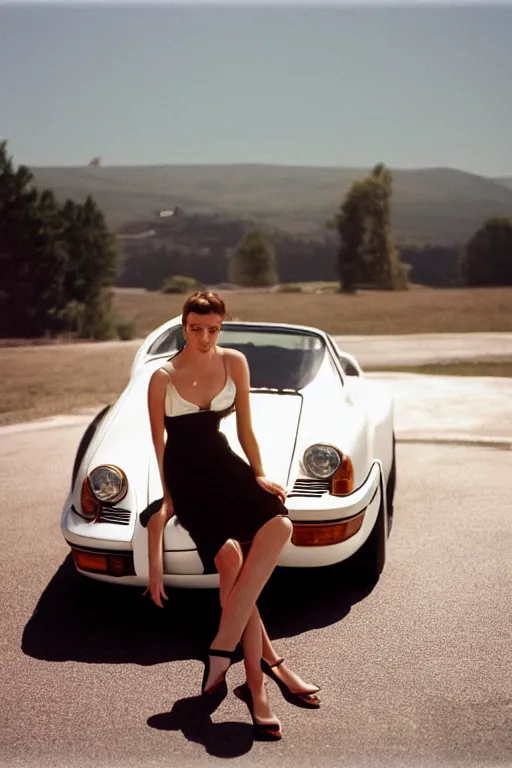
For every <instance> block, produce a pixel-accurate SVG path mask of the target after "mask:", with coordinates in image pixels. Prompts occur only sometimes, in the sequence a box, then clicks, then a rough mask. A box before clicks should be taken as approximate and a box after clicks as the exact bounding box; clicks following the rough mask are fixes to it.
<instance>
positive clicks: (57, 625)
mask: <svg viewBox="0 0 512 768" xmlns="http://www.w3.org/2000/svg"><path fill="white" fill-rule="evenodd" d="M82 431H83V425H82V424H78V425H74V426H62V427H54V428H40V429H38V430H29V429H26V428H24V429H21V430H18V431H15V430H8V431H6V432H2V433H1V434H0V481H1V487H2V492H3V493H2V496H3V504H2V508H1V511H0V516H1V528H2V544H3V546H2V557H1V558H0V595H1V604H2V611H1V615H2V632H1V633H0V648H1V659H2V679H1V683H0V694H1V699H0V712H1V721H0V722H1V725H0V766H2V768H28V767H29V766H30V768H32V766H37V768H75V766H76V767H77V768H89V767H91V768H92V766H94V768H98V767H99V766H101V768H103V767H104V768H107V767H108V768H110V767H111V766H112V767H113V768H118V767H119V768H121V766H122V768H146V767H147V768H160V767H161V766H162V767H163V766H166V767H167V766H174V765H179V766H180V767H181V768H189V767H190V768H192V767H193V768H200V767H201V766H203V765H205V766H212V765H220V764H222V763H225V762H227V761H228V759H229V762H230V764H231V765H235V766H256V765H258V766H270V765H272V766H274V765H275V766H279V767H280V768H302V766H308V767H309V766H311V765H312V764H315V765H319V766H325V767H330V766H336V768H337V767H338V766H344V768H351V767H352V766H354V768H355V767H356V766H357V768H363V767H364V768H380V766H386V767H387V766H393V768H395V767H398V766H400V767H402V766H404V768H405V766H407V768H416V766H417V767H418V768H430V767H431V766H446V765H450V766H457V767H459V766H460V767H461V768H462V766H464V768H470V767H471V768H472V767H473V766H486V767H488V768H490V767H491V766H500V767H502V766H503V767H504V766H510V765H512V736H511V733H512V729H511V723H512V642H511V640H512V637H511V627H512V610H511V609H512V590H511V583H512V580H511V577H512V561H511V558H510V552H511V550H512V528H511V518H512V502H511V495H510V475H511V472H510V470H511V455H510V451H508V450H503V449H498V448H484V447H479V446H476V447H475V446H473V447H468V446H446V445H417V444H401V443H400V444H399V445H398V468H399V474H398V482H399V486H398V492H397V502H396V514H395V524H394V526H393V530H392V533H391V536H390V539H389V552H388V562H387V565H386V568H385V571H384V573H383V575H382V577H381V579H380V581H379V582H378V583H377V584H376V585H375V586H374V587H373V589H366V590H361V589H359V588H357V586H356V585H354V584H353V583H352V581H351V579H350V578H349V574H347V572H346V571H344V570H343V569H341V570H340V569H329V570H327V571H325V572H323V573H319V572H309V571H308V572H307V574H306V575H305V576H302V577H299V576H298V575H297V574H294V573H293V574H292V573H291V572H289V571H287V572H283V573H280V574H277V575H276V577H274V578H273V579H272V581H271V583H270V584H269V585H268V587H267V589H266V591H265V593H264V595H263V598H262V604H261V608H262V612H263V616H264V618H265V620H266V622H267V624H268V627H269V631H270V634H271V636H272V638H273V639H274V640H275V643H276V646H277V649H278V651H279V652H280V653H281V654H283V655H284V656H286V657H287V659H288V660H289V662H290V663H291V664H292V665H293V666H294V667H296V668H297V669H298V670H299V671H300V672H301V673H302V674H303V675H304V676H305V677H306V678H307V679H310V680H312V681H315V682H318V684H320V685H321V686H322V688H323V690H322V708H321V709H320V710H319V711H307V710H302V709H297V708H295V707H292V706H291V705H289V704H287V703H286V702H285V701H284V700H283V699H282V698H281V697H280V695H279V693H278V690H277V688H275V686H273V684H272V683H269V689H270V694H271V701H272V703H273V705H274V709H275V711H276V713H277V714H278V716H279V717H280V718H281V720H282V723H283V729H284V738H283V740H282V741H281V742H279V743H277V744H264V743H255V742H253V740H252V731H251V728H250V726H249V718H248V712H247V710H246V708H245V707H244V705H243V704H242V703H241V702H239V701H238V700H237V699H236V698H235V697H233V695H232V694H229V695H228V697H227V698H226V699H225V700H224V701H223V702H222V704H221V705H220V707H219V708H218V709H217V710H216V711H214V712H211V713H210V712H209V711H207V710H206V709H205V708H204V706H203V705H202V704H201V701H200V699H199V698H197V694H198V692H199V686H200V680H201V674H202V665H201V663H200V662H199V661H198V660H197V659H198V655H199V653H200V652H201V650H202V649H203V648H204V647H205V646H206V645H207V643H208V642H209V640H210V638H211V635H212V634H213V630H214V623H215V621H216V619H217V616H218V607H217V597H216V594H215V593H214V592H206V593H199V592H181V593H178V592H174V593H172V594H171V599H170V601H169V604H168V606H167V607H166V609H165V611H159V610H158V609H157V608H156V607H154V606H153V605H152V604H150V603H149V602H148V601H146V600H145V599H142V598H141V596H140V594H141V591H140V590H131V589H126V588H124V589H122V588H118V587H111V586H107V585H101V584H96V583H94V582H91V581H88V580H86V579H83V578H82V577H79V576H78V575H76V574H75V572H74V571H73V568H72V566H71V564H70V562H69V556H68V551H67V547H66V545H65V543H64V541H63V539H62V538H61V535H60V530H59V514H60V508H61V505H62V503H63V500H64V498H65V495H66V491H67V483H68V478H69V475H70V471H71V465H72V461H73V455H74V449H75V446H76V444H77V442H78V440H79V437H80V435H81V434H82ZM228 679H229V683H230V685H235V684H236V683H238V682H241V680H242V679H243V674H242V668H241V665H240V664H238V665H236V666H235V667H234V668H233V669H232V670H231V672H230V675H229V678H228Z"/></svg>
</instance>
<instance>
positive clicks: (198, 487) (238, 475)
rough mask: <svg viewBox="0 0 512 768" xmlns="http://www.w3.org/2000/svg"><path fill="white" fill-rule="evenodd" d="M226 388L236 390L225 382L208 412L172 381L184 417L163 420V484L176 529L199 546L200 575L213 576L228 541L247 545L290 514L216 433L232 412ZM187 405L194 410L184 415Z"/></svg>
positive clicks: (146, 515) (158, 503)
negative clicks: (220, 400) (272, 522)
mask: <svg viewBox="0 0 512 768" xmlns="http://www.w3.org/2000/svg"><path fill="white" fill-rule="evenodd" d="M228 384H230V385H231V389H232V390H234V383H233V381H232V380H230V378H229V377H227V378H226V385H225V387H224V389H223V391H222V393H219V395H217V396H216V397H215V398H214V399H213V400H212V402H211V404H210V408H208V409H200V408H199V407H198V406H197V405H195V404H193V403H188V401H186V400H184V399H183V398H182V397H181V396H180V395H179V394H178V393H177V390H176V388H175V387H174V385H173V384H172V382H171V381H169V385H168V387H169V388H170V390H171V395H173V396H174V397H175V398H176V397H177V398H178V399H179V400H180V401H181V402H182V403H183V404H184V405H185V411H186V412H184V413H178V414H177V415H171V416H169V415H167V413H166V415H165V428H166V431H167V442H166V445H165V450H164V458H163V469H164V478H165V484H166V486H167V489H168V491H169V493H170V495H171V498H172V501H173V506H174V512H175V514H176V517H177V518H178V521H179V523H180V524H181V525H182V526H183V528H185V529H186V530H187V531H188V533H189V534H190V536H191V538H192V539H193V541H194V543H195V544H196V546H197V551H198V553H199V556H200V558H201V561H202V563H203V566H204V573H215V572H216V568H215V563H214V559H215V556H216V555H217V553H218V551H219V549H220V548H221V547H222V545H223V544H224V543H225V542H226V541H227V540H228V539H235V541H238V542H240V543H241V544H242V545H248V544H250V542H252V540H253V539H254V536H255V535H256V533H257V532H258V530H259V529H260V528H261V527H262V526H263V525H264V524H265V523H266V522H268V521H269V520H271V519H272V518H274V517H276V516H279V515H287V514H288V510H287V509H286V507H285V506H284V504H283V503H282V502H281V501H280V500H279V498H278V497H277V496H276V495H274V494H272V493H269V492H268V491H265V490H264V489H263V488H262V487H261V486H260V485H259V483H258V482H257V480H256V477H255V475H254V472H253V470H252V469H251V467H250V466H249V464H248V463H247V462H246V461H244V460H243V459H242V458H241V457H240V456H239V455H238V454H236V453H235V452H234V451H233V450H232V449H231V447H230V445H229V442H228V440H227V438H226V436H225V435H224V434H223V433H222V432H221V431H220V429H219V426H220V423H221V421H222V419H224V418H225V417H226V416H228V415H229V414H230V413H233V411H234V410H235V405H234V395H233V402H231V403H230V404H227V405H225V394H226V390H227V392H228V393H229V387H228ZM223 393H224V402H223V403H222V405H223V406H225V407H221V408H219V409H217V410H216V409H215V408H213V405H214V403H215V401H218V398H219V396H221V395H222V394H223ZM228 397H229V394H228ZM166 402H167V400H166ZM187 405H188V406H192V408H193V409H194V410H190V408H189V409H188V410H187V408H186V406H187ZM160 506H161V500H159V502H156V503H153V504H152V505H151V507H152V512H150V510H149V508H148V510H147V513H149V514H145V516H144V519H143V516H142V515H141V523H142V524H143V525H147V521H148V519H149V517H150V516H151V513H153V512H156V511H157V510H158V509H159V508H160ZM143 514H144V513H143ZM245 548H246V547H245Z"/></svg>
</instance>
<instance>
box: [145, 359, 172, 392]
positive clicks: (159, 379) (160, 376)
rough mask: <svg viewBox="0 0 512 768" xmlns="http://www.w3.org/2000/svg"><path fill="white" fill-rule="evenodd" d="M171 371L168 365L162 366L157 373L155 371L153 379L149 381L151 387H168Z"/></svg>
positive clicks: (152, 375)
mask: <svg viewBox="0 0 512 768" xmlns="http://www.w3.org/2000/svg"><path fill="white" fill-rule="evenodd" d="M171 371H172V369H170V368H169V366H168V363H164V364H163V365H161V366H160V368H157V369H156V371H153V373H152V374H151V378H150V380H149V383H150V386H153V387H154V386H156V387H164V386H166V385H167V384H168V382H169V379H170V378H171Z"/></svg>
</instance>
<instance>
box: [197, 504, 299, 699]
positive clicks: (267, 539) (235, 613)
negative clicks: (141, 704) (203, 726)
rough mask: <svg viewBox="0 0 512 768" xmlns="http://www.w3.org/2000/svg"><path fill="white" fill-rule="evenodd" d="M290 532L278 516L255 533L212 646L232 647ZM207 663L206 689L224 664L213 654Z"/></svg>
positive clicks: (285, 523)
mask: <svg viewBox="0 0 512 768" xmlns="http://www.w3.org/2000/svg"><path fill="white" fill-rule="evenodd" d="M291 531H292V524H291V522H290V520H289V518H287V517H284V516H283V517H281V516H280V517H275V518H272V520H269V521H268V522H267V523H265V525H263V526H262V527H261V528H260V530H259V531H258V532H257V534H256V536H255V537H254V541H253V543H252V546H251V549H250V551H249V554H248V556H247V558H246V560H245V563H244V564H243V566H242V570H241V572H240V575H239V576H238V579H237V580H236V583H235V585H234V587H233V589H232V590H231V592H230V593H229V595H228V598H227V601H226V604H225V606H224V607H223V610H222V613H221V618H220V624H219V629H218V632H217V634H216V636H215V638H214V640H213V642H212V644H211V647H212V648H215V649H224V650H228V651H233V650H234V649H235V648H236V646H237V644H238V642H239V641H240V639H241V637H242V634H243V632H244V630H245V628H246V626H247V623H248V621H249V619H250V617H251V614H252V613H253V611H254V608H255V607H256V600H257V599H258V597H259V595H260V593H261V590H262V589H263V587H264V586H265V584H266V582H267V581H268V579H269V577H270V575H271V573H272V571H273V570H274V568H275V566H276V564H277V561H278V559H279V555H280V554H281V551H282V549H283V547H284V545H285V544H286V542H287V541H288V539H289V538H290V535H291ZM210 662H211V663H210V675H209V679H208V680H207V681H206V687H207V688H209V687H210V686H211V684H212V681H215V680H217V679H218V678H219V676H220V675H221V674H222V673H223V672H224V671H225V669H226V668H227V666H228V662H227V661H226V660H225V659H223V658H220V657H216V656H213V657H210Z"/></svg>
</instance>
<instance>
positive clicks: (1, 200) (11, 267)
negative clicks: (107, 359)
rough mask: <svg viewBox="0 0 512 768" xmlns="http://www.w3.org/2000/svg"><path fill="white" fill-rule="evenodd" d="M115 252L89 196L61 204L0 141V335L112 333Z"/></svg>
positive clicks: (93, 335) (89, 335)
mask: <svg viewBox="0 0 512 768" xmlns="http://www.w3.org/2000/svg"><path fill="white" fill-rule="evenodd" d="M118 270H119V255H118V247H117V243H116V241H115V238H114V236H113V235H112V234H111V233H110V232H109V230H108V228H107V226H106V224H105V220H104V216H103V213H102V211H101V210H100V209H99V208H98V206H97V205H96V203H95V202H94V200H93V199H92V198H91V197H88V198H87V199H86V200H85V202H84V203H83V204H78V203H75V202H74V201H73V200H69V199H68V200H66V201H65V202H64V203H63V204H62V205H59V204H58V202H57V201H56V199H55V196H54V194H53V192H52V191H51V190H50V189H42V190H39V189H38V188H37V187H36V185H35V184H34V178H33V175H32V173H31V172H30V171H29V170H28V168H26V167H25V166H23V165H20V166H19V167H18V168H17V169H15V168H14V164H13V160H12V157H10V156H9V155H8V152H7V142H5V141H4V142H1V143H0V336H4V337H23V338H25V337H28V338H30V337H39V336H43V335H57V334H59V333H64V332H70V333H74V334H77V335H79V336H83V337H87V338H93V339H102V338H107V337H109V336H112V335H114V331H115V329H114V327H113V326H114V325H115V320H114V318H113V315H112V309H111V303H110V287H111V286H112V284H113V282H114V280H115V278H116V277H117V274H118Z"/></svg>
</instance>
